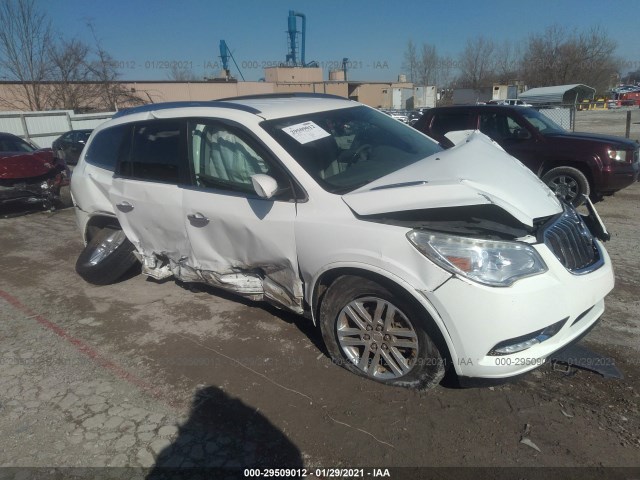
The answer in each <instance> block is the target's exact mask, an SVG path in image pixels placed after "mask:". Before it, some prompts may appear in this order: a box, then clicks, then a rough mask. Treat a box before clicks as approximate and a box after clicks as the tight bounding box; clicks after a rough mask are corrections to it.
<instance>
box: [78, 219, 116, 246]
mask: <svg viewBox="0 0 640 480" xmlns="http://www.w3.org/2000/svg"><path fill="white" fill-rule="evenodd" d="M106 227H110V228H114V229H118V230H122V227H121V226H120V222H118V219H117V218H116V217H112V216H110V215H95V216H93V217H91V218H90V219H89V221H88V222H87V226H86V228H85V240H86V241H87V243H88V242H90V241H91V239H92V238H93V237H94V236H95V235H96V233H98V232H99V231H100V230H102V229H104V228H106Z"/></svg>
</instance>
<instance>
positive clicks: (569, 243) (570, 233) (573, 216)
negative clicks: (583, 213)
mask: <svg viewBox="0 0 640 480" xmlns="http://www.w3.org/2000/svg"><path fill="white" fill-rule="evenodd" d="M544 243H545V245H546V246H547V247H548V248H549V249H550V250H551V251H552V252H553V253H554V255H555V256H556V257H557V259H558V260H559V261H560V263H562V265H564V267H565V268H566V269H567V270H569V271H570V272H571V273H575V274H581V273H587V272H586V271H585V269H588V271H592V270H593V268H588V267H592V266H593V267H594V268H597V267H598V266H599V265H598V263H599V262H601V256H600V251H599V250H598V246H597V244H596V242H595V240H594V238H593V235H591V232H590V231H589V229H588V228H587V226H586V225H585V224H584V222H583V221H582V218H580V216H579V215H578V213H577V212H576V211H575V210H574V209H573V208H570V207H568V208H566V209H565V211H564V213H563V214H562V215H561V216H560V218H558V219H557V220H556V221H555V222H554V223H552V224H551V225H549V226H548V227H547V228H546V230H545V232H544Z"/></svg>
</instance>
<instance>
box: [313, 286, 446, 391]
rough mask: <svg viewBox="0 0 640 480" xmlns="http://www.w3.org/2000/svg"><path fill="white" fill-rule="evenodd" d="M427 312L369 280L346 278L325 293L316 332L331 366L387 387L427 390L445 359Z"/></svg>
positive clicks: (436, 381)
mask: <svg viewBox="0 0 640 480" xmlns="http://www.w3.org/2000/svg"><path fill="white" fill-rule="evenodd" d="M429 322H430V319H429V318H428V315H427V313H426V312H425V311H424V310H422V309H421V308H419V307H417V306H416V305H415V304H414V302H413V301H411V300H409V299H408V298H405V296H404V295H399V294H394V293H392V292H391V291H390V290H389V289H387V288H386V287H384V286H382V285H380V284H378V283H376V282H373V281H371V280H368V279H365V278H360V277H355V276H344V277H340V278H338V279H337V280H336V281H335V282H334V283H333V284H332V285H331V286H330V287H329V289H328V290H327V293H326V295H325V296H324V298H323V300H322V304H321V307H320V329H321V331H322V337H323V339H324V342H325V345H326V346H327V350H328V351H329V354H330V355H331V357H332V359H333V361H334V362H336V363H338V364H339V365H341V366H343V367H344V368H346V369H347V370H349V371H351V372H353V373H356V374H358V375H361V376H363V377H367V378H370V379H372V380H376V381H378V382H382V383H386V384H389V385H396V386H403V387H411V388H425V389H426V388H431V387H435V386H436V385H437V384H439V383H440V381H441V380H442V378H443V377H444V374H445V363H444V358H443V355H442V353H441V352H440V350H439V349H438V347H437V346H436V344H435V343H434V341H433V340H432V338H431V337H430V336H429V335H428V333H427V331H429V330H431V331H433V330H432V328H430V325H429Z"/></svg>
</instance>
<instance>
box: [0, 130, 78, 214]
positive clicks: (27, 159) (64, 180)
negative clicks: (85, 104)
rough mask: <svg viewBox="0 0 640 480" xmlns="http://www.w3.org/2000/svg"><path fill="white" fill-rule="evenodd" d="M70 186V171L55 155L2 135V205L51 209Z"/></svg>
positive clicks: (0, 182)
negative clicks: (36, 205)
mask: <svg viewBox="0 0 640 480" xmlns="http://www.w3.org/2000/svg"><path fill="white" fill-rule="evenodd" d="M68 184H69V175H68V170H67V167H66V165H65V163H64V161H63V160H59V159H57V158H55V157H54V155H53V151H52V150H51V149H50V148H49V149H40V148H38V147H36V146H35V145H34V144H32V143H30V142H27V141H25V140H23V139H21V138H20V137H17V136H15V135H12V134H10V133H0V205H6V204H9V203H15V202H21V203H30V204H41V205H42V206H44V207H45V208H51V207H53V206H54V205H56V204H57V203H59V202H60V188H61V187H62V186H65V185H68Z"/></svg>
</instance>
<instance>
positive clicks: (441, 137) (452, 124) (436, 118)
mask: <svg viewBox="0 0 640 480" xmlns="http://www.w3.org/2000/svg"><path fill="white" fill-rule="evenodd" d="M476 128H478V127H477V120H476V113H475V111H473V110H466V109H465V110H462V109H454V110H446V109H445V110H441V111H437V112H435V113H434V115H433V117H432V118H431V121H430V123H429V124H428V130H427V131H425V133H426V134H427V135H429V136H430V137H431V138H434V139H435V140H437V141H438V142H442V143H443V144H444V145H449V144H450V141H449V140H448V139H447V138H446V137H445V134H447V133H449V132H453V131H460V130H475V129H476Z"/></svg>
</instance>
